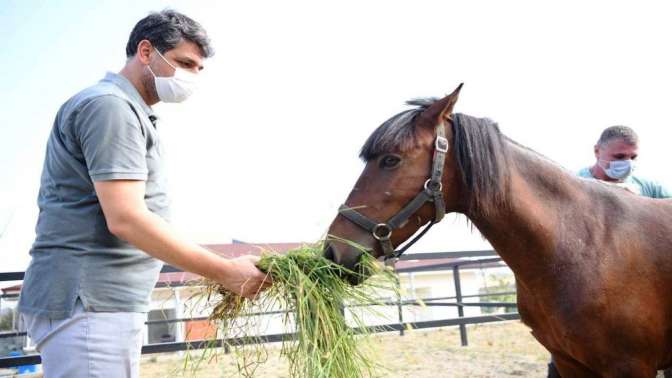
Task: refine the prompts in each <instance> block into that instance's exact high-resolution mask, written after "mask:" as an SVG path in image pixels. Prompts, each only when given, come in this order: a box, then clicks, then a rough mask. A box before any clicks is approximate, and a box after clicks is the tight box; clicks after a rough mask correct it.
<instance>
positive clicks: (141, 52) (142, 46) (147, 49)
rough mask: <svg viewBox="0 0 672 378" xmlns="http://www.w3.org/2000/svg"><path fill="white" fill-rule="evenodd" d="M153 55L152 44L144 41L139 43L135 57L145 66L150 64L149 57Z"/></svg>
mask: <svg viewBox="0 0 672 378" xmlns="http://www.w3.org/2000/svg"><path fill="white" fill-rule="evenodd" d="M151 53H152V43H151V42H149V41H148V40H146V39H143V40H142V41H140V42H139V43H138V48H137V50H136V51H135V57H136V58H137V59H138V60H139V61H140V63H142V64H144V65H148V64H149V61H150V59H149V57H150V55H151Z"/></svg>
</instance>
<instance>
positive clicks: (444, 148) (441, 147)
mask: <svg viewBox="0 0 672 378" xmlns="http://www.w3.org/2000/svg"><path fill="white" fill-rule="evenodd" d="M434 148H436V150H437V151H439V152H443V153H446V152H448V139H446V138H445V137H442V136H441V135H438V136H437V137H436V141H435V142H434Z"/></svg>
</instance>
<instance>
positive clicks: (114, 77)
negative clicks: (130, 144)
mask: <svg viewBox="0 0 672 378" xmlns="http://www.w3.org/2000/svg"><path fill="white" fill-rule="evenodd" d="M103 81H109V82H110V83H112V84H114V85H116V86H118V87H119V88H121V90H122V91H124V93H126V95H128V97H130V98H131V100H133V101H135V102H136V103H138V105H140V106H141V107H142V109H143V110H144V111H145V113H146V114H147V116H148V117H152V116H153V117H154V118H157V117H156V115H155V114H154V111H153V110H152V108H151V107H149V105H147V104H146V103H145V100H143V99H142V96H140V93H138V90H137V89H136V88H135V86H133V84H131V82H130V81H128V79H126V78H125V77H124V76H123V75H119V74H117V73H114V72H108V73H106V74H105V78H104V79H103Z"/></svg>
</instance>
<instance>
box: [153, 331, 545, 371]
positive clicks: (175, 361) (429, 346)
mask: <svg viewBox="0 0 672 378" xmlns="http://www.w3.org/2000/svg"><path fill="white" fill-rule="evenodd" d="M467 330H468V332H467V333H468V338H469V346H467V347H461V346H460V336H459V331H458V329H457V328H444V329H433V330H426V331H410V332H407V333H406V335H405V336H403V337H400V336H399V335H398V334H396V333H395V334H385V335H378V336H375V337H373V345H374V353H375V354H376V356H377V360H378V361H380V362H381V363H384V364H385V365H386V367H387V368H386V369H382V368H381V369H379V371H378V373H379V375H378V376H379V377H414V378H430V377H431V378H438V377H455V378H462V377H464V378H466V377H469V378H478V377H502V378H504V377H545V376H546V364H547V362H548V358H549V354H548V352H546V350H545V349H543V348H542V347H541V346H540V345H539V344H538V343H537V342H536V341H535V340H534V338H533V337H532V336H531V335H530V333H529V331H528V329H527V327H525V326H524V325H522V324H521V323H520V322H518V321H513V322H504V323H498V324H484V325H473V326H468V327H467ZM144 359H145V360H144V361H143V364H142V374H141V376H142V377H143V378H163V377H198V378H206V377H207V378H210V377H236V376H238V374H237V369H236V367H235V365H234V362H233V360H232V359H231V358H230V356H222V355H220V356H219V357H218V360H217V361H216V362H212V363H209V364H204V365H203V366H201V368H200V369H198V370H197V371H196V372H195V373H192V372H190V371H185V370H184V360H185V358H184V354H182V355H181V356H180V355H177V354H172V355H165V354H163V355H156V356H146V357H144ZM255 376H256V377H264V378H266V377H271V378H280V377H287V378H289V375H288V372H287V364H286V361H284V360H282V359H281V358H279V356H278V349H277V348H272V350H271V352H270V356H269V360H268V361H267V362H266V363H264V364H263V365H261V366H260V367H259V368H258V370H257V371H256V374H255Z"/></svg>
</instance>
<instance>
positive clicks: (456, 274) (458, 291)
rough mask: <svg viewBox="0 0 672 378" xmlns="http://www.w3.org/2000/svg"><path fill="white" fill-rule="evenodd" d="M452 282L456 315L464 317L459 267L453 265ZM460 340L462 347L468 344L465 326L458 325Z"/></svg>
mask: <svg viewBox="0 0 672 378" xmlns="http://www.w3.org/2000/svg"><path fill="white" fill-rule="evenodd" d="M453 280H454V281H455V301H457V303H458V305H457V315H458V316H459V317H460V318H463V317H464V308H463V307H462V305H461V303H462V286H461V285H460V266H459V265H455V266H454V267H453ZM460 340H461V342H462V346H467V345H468V344H469V342H468V340H467V326H466V325H464V324H460Z"/></svg>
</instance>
